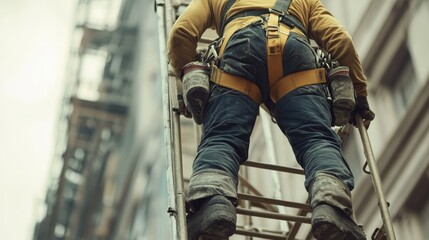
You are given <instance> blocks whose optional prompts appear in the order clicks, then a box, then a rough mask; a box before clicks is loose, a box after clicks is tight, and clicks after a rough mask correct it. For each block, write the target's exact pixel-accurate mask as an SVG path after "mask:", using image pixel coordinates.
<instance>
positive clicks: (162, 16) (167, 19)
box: [156, 0, 188, 240]
mask: <svg viewBox="0 0 429 240" xmlns="http://www.w3.org/2000/svg"><path fill="white" fill-rule="evenodd" d="M156 7H157V13H158V24H159V25H158V27H159V31H158V32H159V47H160V53H161V54H160V59H161V64H160V65H161V66H160V72H161V80H162V99H163V115H164V140H165V144H166V153H167V184H168V198H169V204H170V207H169V210H168V211H169V213H170V224H171V225H170V229H171V233H172V239H174V240H176V239H180V240H182V239H188V236H187V227H186V209H185V196H184V191H183V189H184V184H183V170H182V148H181V133H180V113H179V112H178V110H177V109H178V107H177V106H178V102H177V98H174V97H173V98H172V97H171V96H177V86H176V84H175V83H176V80H175V78H174V77H169V74H168V72H169V69H168V66H167V59H166V56H167V54H166V53H167V51H166V46H167V41H166V39H167V35H168V32H169V31H170V29H171V27H172V25H173V14H174V13H173V8H172V3H171V0H166V1H164V2H159V3H157V4H156Z"/></svg>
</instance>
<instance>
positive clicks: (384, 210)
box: [355, 114, 396, 240]
mask: <svg viewBox="0 0 429 240" xmlns="http://www.w3.org/2000/svg"><path fill="white" fill-rule="evenodd" d="M355 119H356V122H357V126H358V129H359V133H360V136H361V140H362V145H363V148H364V153H365V157H366V160H367V163H368V167H369V169H370V172H371V178H372V183H373V184H374V188H375V191H376V193H377V197H378V201H379V202H378V205H379V208H380V212H381V217H382V219H383V224H384V228H385V231H386V234H387V237H388V239H389V240H396V237H395V232H394V230H393V225H392V220H391V218H390V214H389V209H388V206H387V202H386V200H385V197H384V194H383V189H382V185H381V179H380V174H379V172H378V169H377V165H376V163H375V158H374V153H373V151H372V147H371V143H370V141H369V136H368V132H367V130H366V127H365V125H364V122H363V120H362V117H361V116H360V115H359V114H356V115H355Z"/></svg>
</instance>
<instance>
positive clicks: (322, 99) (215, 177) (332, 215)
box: [168, 0, 374, 240]
mask: <svg viewBox="0 0 429 240" xmlns="http://www.w3.org/2000/svg"><path fill="white" fill-rule="evenodd" d="M289 2H290V1H289ZM288 4H289V3H288V1H286V0H277V1H276V0H235V1H234V0H192V1H191V2H190V4H189V6H188V7H187V8H186V9H185V10H184V12H183V13H182V14H181V15H180V17H179V18H178V19H177V21H176V22H175V24H174V26H173V28H172V30H171V32H170V35H169V40H168V58H169V63H170V64H171V66H172V67H173V68H174V70H175V72H176V75H177V76H179V77H183V74H184V72H183V71H182V70H183V69H184V67H185V65H187V64H189V63H191V62H194V61H197V60H198V56H197V53H196V47H197V42H198V41H199V39H200V37H201V36H202V34H203V33H204V32H205V30H206V29H208V28H214V29H215V30H216V31H217V33H218V34H219V35H220V36H221V37H223V39H224V40H223V43H222V45H221V46H220V49H219V59H218V61H217V62H216V64H215V65H213V66H212V67H211V70H210V71H211V79H210V80H211V81H212V82H211V84H210V89H209V91H210V92H209V99H208V103H207V106H205V107H204V109H203V113H204V114H203V118H202V123H203V126H204V128H203V133H202V138H201V143H200V145H199V147H198V150H197V156H196V158H195V161H194V163H193V173H192V176H191V179H190V184H189V191H188V194H187V203H188V204H189V206H190V212H189V216H188V219H187V221H188V222H187V223H188V235H189V239H198V238H199V237H200V236H204V235H209V236H216V237H218V238H220V239H225V238H228V237H229V236H231V235H232V234H233V233H234V231H235V227H236V210H235V206H236V204H237V185H238V171H239V167H240V165H241V164H242V163H243V162H244V161H246V160H247V158H248V148H249V138H250V135H251V133H252V130H253V127H254V124H255V119H256V117H257V115H258V111H259V106H260V105H261V104H264V105H265V106H267V108H269V109H270V111H271V112H272V115H273V117H274V118H275V120H276V122H277V125H278V126H279V127H280V129H281V130H282V132H283V133H284V134H285V135H286V136H287V138H288V140H289V142H290V144H291V146H292V148H293V151H294V154H295V156H296V159H297V161H298V163H299V164H300V165H301V166H302V167H303V169H304V171H305V183H304V186H305V188H306V190H307V191H308V193H309V198H310V206H311V208H312V233H313V235H314V236H315V237H316V238H317V239H335V240H340V239H347V240H355V239H358V240H361V239H366V237H365V234H364V232H363V230H362V229H361V228H360V227H359V226H358V225H357V224H356V222H355V220H354V218H353V210H352V202H351V193H350V191H351V190H352V189H353V188H354V179H353V175H352V173H351V171H350V168H349V166H348V164H347V162H346V161H345V159H344V157H343V154H342V151H341V148H340V140H339V137H338V136H337V135H336V133H335V132H334V131H333V130H332V128H331V126H332V122H333V118H332V115H331V111H330V109H331V108H330V104H331V102H330V101H329V99H328V98H329V90H328V86H327V84H326V79H325V78H324V77H325V74H321V70H320V66H318V64H317V62H316V60H315V59H316V57H315V51H314V49H313V48H312V47H311V46H310V44H309V38H311V39H313V40H314V41H315V43H317V44H318V45H319V46H320V47H321V48H323V49H324V50H326V51H327V52H328V53H330V54H331V56H332V58H333V59H336V60H337V61H338V62H339V64H340V65H342V66H347V67H348V68H349V71H350V72H349V74H350V78H351V79H352V80H353V86H354V89H355V93H356V105H355V107H354V109H353V114H360V115H361V116H362V118H363V119H364V121H365V123H366V124H367V126H369V122H370V121H371V120H373V119H374V113H373V112H372V111H371V110H370V108H369V106H368V101H367V80H366V77H365V76H364V74H363V71H362V67H361V63H360V61H359V59H358V56H357V53H356V50H355V48H354V45H353V42H352V39H351V37H350V35H349V34H348V33H347V32H346V30H345V29H344V28H343V27H342V26H341V25H340V23H339V22H338V21H337V20H336V19H335V18H334V17H333V16H332V14H331V13H330V12H329V11H328V10H327V9H326V8H325V7H324V6H323V5H322V3H321V2H320V1H319V0H293V1H292V2H291V3H290V5H289V6H288ZM285 6H286V7H285ZM284 8H286V9H284ZM353 114H350V115H349V116H353ZM350 121H351V122H353V117H352V118H350Z"/></svg>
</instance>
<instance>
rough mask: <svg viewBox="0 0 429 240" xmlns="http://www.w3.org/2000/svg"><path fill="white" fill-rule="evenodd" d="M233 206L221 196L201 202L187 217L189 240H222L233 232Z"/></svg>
mask: <svg viewBox="0 0 429 240" xmlns="http://www.w3.org/2000/svg"><path fill="white" fill-rule="evenodd" d="M236 215H237V214H236V210H235V206H234V205H233V204H232V202H231V201H230V200H229V199H228V198H226V197H224V196H222V195H215V196H211V197H208V198H206V199H204V200H203V201H202V203H201V204H200V206H199V207H198V210H197V211H196V212H195V213H193V212H191V213H189V214H188V216H187V223H188V239H189V240H223V239H228V237H230V236H231V235H232V234H234V232H235V226H236V222H237V216H236Z"/></svg>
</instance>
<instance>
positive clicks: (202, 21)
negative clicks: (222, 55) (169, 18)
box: [167, 0, 213, 77]
mask: <svg viewBox="0 0 429 240" xmlns="http://www.w3.org/2000/svg"><path fill="white" fill-rule="evenodd" d="M212 19H213V18H212V11H211V6H210V3H209V0H192V1H191V3H190V4H189V5H188V7H187V8H186V9H185V11H184V12H183V13H182V14H181V15H180V17H179V18H178V19H177V20H176V22H175V23H174V25H173V27H172V29H171V31H170V33H169V37H168V41H167V48H168V49H167V57H168V61H169V63H170V65H171V66H172V67H173V69H174V72H175V73H176V76H178V77H180V71H181V70H182V68H183V66H185V65H186V64H187V63H189V62H192V61H195V60H197V52H196V49H197V43H198V41H199V40H200V38H201V36H202V35H203V33H204V32H205V30H206V29H207V28H210V27H211V26H212V25H213V20H212Z"/></svg>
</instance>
